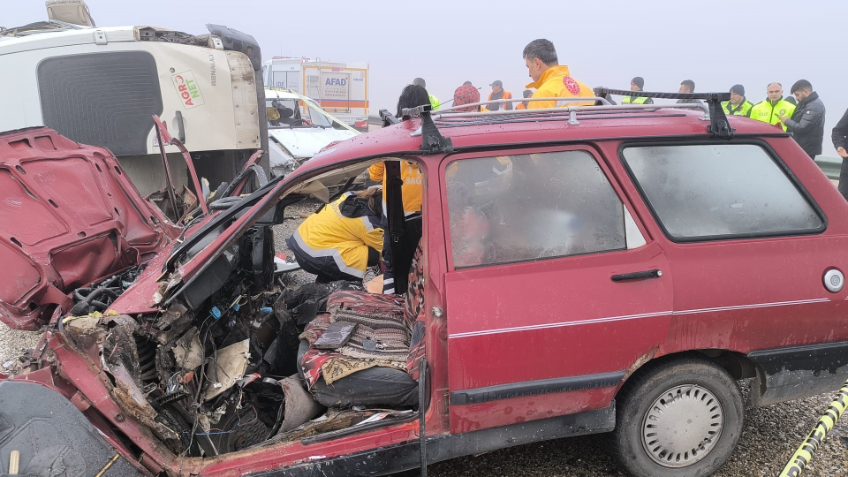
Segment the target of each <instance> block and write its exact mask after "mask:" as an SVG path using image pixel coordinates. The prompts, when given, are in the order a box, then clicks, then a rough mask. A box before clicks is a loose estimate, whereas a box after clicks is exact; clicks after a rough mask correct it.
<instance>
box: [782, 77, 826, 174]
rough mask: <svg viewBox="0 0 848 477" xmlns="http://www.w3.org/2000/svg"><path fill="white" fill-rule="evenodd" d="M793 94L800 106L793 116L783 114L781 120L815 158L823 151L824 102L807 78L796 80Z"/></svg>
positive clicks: (802, 146)
mask: <svg viewBox="0 0 848 477" xmlns="http://www.w3.org/2000/svg"><path fill="white" fill-rule="evenodd" d="M792 94H794V95H795V99H796V100H798V107H796V108H795V112H794V113H792V117H791V118H788V117H786V116H783V117H781V118H780V120H781V122H783V124H784V125H785V126H786V129H787V131H789V133H790V134H792V136H793V137H794V138H795V141H797V142H798V145H800V146H801V149H803V150H804V152H806V153H807V155H809V156H810V159H815V157H816V155H818V154H821V153H822V140H823V139H824V115H825V109H824V103H822V100H821V99H819V94H818V93H816V92H815V91H813V85H812V84H810V82H809V81H807V80H803V79H802V80H798V81H796V82H795V84H793V85H792Z"/></svg>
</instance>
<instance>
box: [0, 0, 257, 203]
mask: <svg viewBox="0 0 848 477" xmlns="http://www.w3.org/2000/svg"><path fill="white" fill-rule="evenodd" d="M48 7H49V5H48ZM207 28H208V29H209V34H205V35H199V36H195V35H189V34H185V33H181V32H177V31H173V30H167V29H162V28H156V27H149V26H124V27H104V28H100V27H95V26H85V25H76V24H72V23H66V22H62V21H58V20H49V21H45V22H38V23H34V24H30V25H26V26H24V27H18V28H11V29H5V30H0V71H3V75H0V76H2V79H0V104H2V105H3V114H2V115H0V130H12V129H20V128H25V127H31V126H41V125H45V126H48V127H51V128H53V129H55V130H56V131H58V132H59V133H60V134H62V135H64V136H66V137H69V138H71V139H73V140H75V141H78V142H81V143H85V144H92V145H99V146H105V147H108V148H109V149H110V150H111V151H112V152H113V153H114V154H115V155H116V156H117V157H118V159H119V160H120V162H121V165H122V166H123V167H124V169H125V170H126V171H127V173H128V174H129V176H130V178H131V179H132V181H133V182H134V183H135V185H136V187H137V188H138V189H139V191H140V192H141V193H142V194H143V195H147V194H149V193H151V192H154V191H157V190H160V189H161V188H162V187H163V186H164V183H165V182H164V176H163V172H162V170H163V169H162V167H161V164H162V162H161V161H162V159H161V157H160V155H159V146H158V143H157V140H156V130H155V126H154V122H153V116H154V115H156V116H159V117H160V118H161V119H162V120H163V121H165V122H166V123H167V125H168V128H169V131H170V133H171V134H172V135H173V136H174V137H175V138H178V139H180V140H181V141H183V143H184V144H185V145H186V147H187V148H188V150H189V151H190V152H191V155H192V159H193V161H194V163H195V165H196V167H197V169H198V174H199V175H201V176H204V177H207V178H208V179H209V180H210V182H211V183H212V184H213V187H214V186H215V185H216V184H218V183H219V182H222V181H227V180H230V179H232V177H233V176H234V175H235V173H236V172H237V171H239V170H240V169H241V167H242V164H243V163H244V162H245V160H246V159H247V158H248V157H249V156H250V155H251V154H252V153H253V152H255V151H256V150H258V149H263V150H266V151H267V137H268V134H267V122H266V119H265V108H264V107H260V106H264V104H265V97H264V96H265V93H264V89H263V88H262V85H261V83H262V82H261V76H260V73H259V72H260V68H261V53H260V49H259V46H258V45H257V43H256V41H255V40H254V39H253V37H251V36H250V35H246V34H244V33H241V32H238V31H236V30H233V29H230V28H227V27H225V26H217V25H207ZM257 78H259V84H257ZM167 152H168V153H169V162H170V163H171V169H172V173H173V175H174V177H173V179H174V181H175V182H176V183H177V184H179V183H182V184H185V183H187V182H189V181H188V180H187V173H186V167H185V163H184V161H183V159H182V157H181V156H180V155H179V154H177V150H176V148H173V146H168V149H167ZM261 164H262V165H263V166H264V168H265V169H266V170H268V163H267V155H266V158H265V159H264V160H263V161H262V163H261Z"/></svg>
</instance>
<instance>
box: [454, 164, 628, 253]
mask: <svg viewBox="0 0 848 477" xmlns="http://www.w3.org/2000/svg"><path fill="white" fill-rule="evenodd" d="M445 174H446V188H447V198H448V210H449V220H450V234H451V243H452V252H453V262H454V267H455V268H466V267H474V266H483V265H494V264H500V263H513V262H523V261H530V260H539V259H545V258H554V257H564V256H568V255H577V254H586V253H595V252H604V251H609V250H621V249H624V248H625V215H624V214H625V213H624V206H623V205H622V203H621V201H620V200H619V198H618V196H617V195H616V193H615V190H614V189H613V188H612V186H611V185H610V183H609V181H608V180H607V178H606V175H605V174H604V172H603V170H601V168H600V166H599V165H598V163H597V162H596V160H595V158H594V157H593V156H592V155H591V154H589V153H588V152H585V151H562V152H551V153H543V154H530V155H514V156H500V157H484V158H476V159H460V160H457V161H454V162H452V163H451V164H449V165H448V167H447V169H446V173H445ZM637 233H638V230H637ZM643 242H644V241H643Z"/></svg>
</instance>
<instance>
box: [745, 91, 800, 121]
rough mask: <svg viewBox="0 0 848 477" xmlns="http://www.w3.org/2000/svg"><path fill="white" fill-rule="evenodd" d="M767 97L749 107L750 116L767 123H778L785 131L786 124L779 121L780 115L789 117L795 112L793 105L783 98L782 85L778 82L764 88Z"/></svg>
mask: <svg viewBox="0 0 848 477" xmlns="http://www.w3.org/2000/svg"><path fill="white" fill-rule="evenodd" d="M766 94H767V95H768V98H767V99H764V100H763V101H760V102H759V103H757V104H755V105H754V107H753V108H751V113H750V115H749V116H750V118H751V119H756V120H757V121H762V122H764V123H769V124H772V125H778V124H779V125H780V127H782V128H783V130H784V131H786V125H784V124H783V123H782V122H781V121H780V117H781V116H788V117H791V116H792V113H794V112H795V105H794V104H792V103H790V102H789V101H786V100H785V99H783V85H781V84H780V83H770V84H769V85H768V89H766Z"/></svg>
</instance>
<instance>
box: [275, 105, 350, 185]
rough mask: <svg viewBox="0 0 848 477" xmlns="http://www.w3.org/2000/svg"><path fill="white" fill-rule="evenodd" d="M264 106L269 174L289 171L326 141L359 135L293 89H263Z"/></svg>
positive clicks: (325, 143)
mask: <svg viewBox="0 0 848 477" xmlns="http://www.w3.org/2000/svg"><path fill="white" fill-rule="evenodd" d="M265 106H266V111H265V114H266V116H267V118H268V135H269V141H268V153H269V155H270V164H271V175H272V176H278V175H283V174H286V173H288V172H291V171H293V170H294V169H295V168H296V167H298V166H299V165H301V164H303V163H304V162H306V161H308V160H309V159H310V158H311V157H312V156H314V155H315V154H318V152H319V151H321V149H323V148H325V147H326V146H327V145H328V144H331V143H334V142H339V141H344V140H346V139H350V138H352V137H355V136H357V135H359V131H357V130H356V129H353V128H352V127H350V126H348V125H347V124H345V123H344V122H342V121H340V120H339V119H337V118H335V117H334V116H332V115H330V114H329V113H327V112H326V111H324V110H323V109H321V107H320V106H318V104H317V103H315V101H313V100H311V99H309V98H307V97H305V96H302V95H300V94H297V93H295V92H293V91H289V90H282V89H275V90H272V89H266V90H265Z"/></svg>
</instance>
